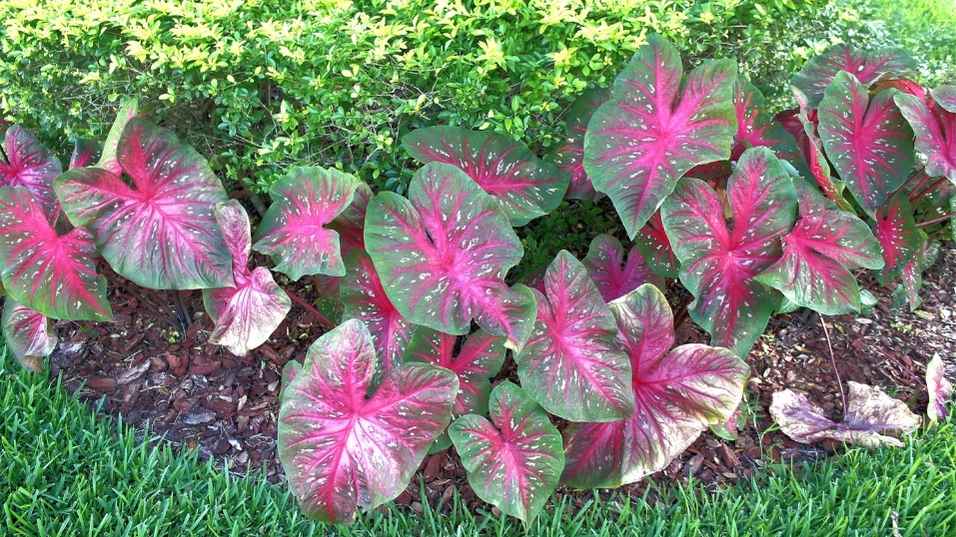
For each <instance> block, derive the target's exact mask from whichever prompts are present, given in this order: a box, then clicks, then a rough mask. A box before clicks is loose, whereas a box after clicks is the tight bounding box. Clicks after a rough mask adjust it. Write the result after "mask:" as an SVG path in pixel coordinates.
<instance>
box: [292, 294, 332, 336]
mask: <svg viewBox="0 0 956 537" xmlns="http://www.w3.org/2000/svg"><path fill="white" fill-rule="evenodd" d="M285 292H286V294H287V295H289V298H291V299H292V301H293V302H295V303H296V304H298V305H299V307H301V308H302V309H304V310H305V311H306V313H308V314H309V315H311V316H312V317H313V318H314V319H315V320H316V321H318V323H319V324H320V325H322V327H323V328H325V329H326V330H331V329H332V328H334V325H333V324H332V321H330V320H329V319H328V317H326V316H325V315H322V312H321V311H319V310H318V309H317V308H316V307H315V306H313V305H312V303H310V302H309V301H308V300H306V299H304V298H302V296H301V295H299V293H296V292H295V291H293V290H292V289H285Z"/></svg>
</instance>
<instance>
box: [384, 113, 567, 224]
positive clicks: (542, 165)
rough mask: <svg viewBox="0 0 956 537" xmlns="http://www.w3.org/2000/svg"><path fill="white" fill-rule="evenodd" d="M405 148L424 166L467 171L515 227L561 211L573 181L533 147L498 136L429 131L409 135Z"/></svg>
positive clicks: (452, 130)
mask: <svg viewBox="0 0 956 537" xmlns="http://www.w3.org/2000/svg"><path fill="white" fill-rule="evenodd" d="M402 145H403V146H404V147H405V149H407V150H408V152H409V153H411V154H412V156H413V157H415V158H416V159H418V160H419V161H420V162H422V163H428V162H443V163H445V164H451V165H453V166H457V167H458V168H460V169H461V170H463V171H464V172H465V173H466V174H468V176H469V177H471V178H472V180H474V181H475V182H476V183H478V185H479V186H480V187H481V188H483V189H484V190H485V192H487V193H489V194H491V195H492V196H494V198H495V199H497V200H498V201H499V202H500V203H501V208H502V210H503V211H504V213H505V215H506V216H507V217H508V218H509V219H510V220H511V223H512V224H513V225H515V226H523V225H525V224H527V223H528V222H530V221H532V220H534V219H535V218H537V217H539V216H544V215H546V214H548V213H550V212H551V211H553V210H554V209H556V208H557V207H558V205H560V204H561V200H562V199H563V198H564V193H565V192H567V190H568V183H569V182H570V177H569V176H568V175H567V174H566V173H564V172H562V171H561V170H560V169H558V167H557V166H555V165H553V164H550V163H548V162H545V161H543V160H540V159H538V158H537V157H535V156H534V153H532V152H531V150H530V149H528V146H526V145H524V144H522V143H521V142H518V141H517V140H512V139H511V138H508V137H507V136H502V135H500V134H495V133H493V132H485V131H472V130H468V129H462V128H458V127H427V128H424V129H417V130H415V131H412V132H410V133H409V134H407V135H406V136H405V137H404V138H402Z"/></svg>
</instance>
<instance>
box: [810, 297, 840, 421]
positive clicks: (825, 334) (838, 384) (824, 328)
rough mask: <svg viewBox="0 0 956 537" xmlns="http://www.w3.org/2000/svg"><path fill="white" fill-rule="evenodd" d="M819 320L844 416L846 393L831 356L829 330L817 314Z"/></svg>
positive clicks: (821, 316)
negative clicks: (838, 388) (838, 389)
mask: <svg viewBox="0 0 956 537" xmlns="http://www.w3.org/2000/svg"><path fill="white" fill-rule="evenodd" d="M817 316H818V317H819V318H820V326H822V327H823V335H824V336H826V338H827V350H829V351H830V365H832V366H833V372H834V373H835V374H836V380H837V386H839V387H840V400H842V401H843V415H844V416H845V415H846V409H847V406H846V393H845V392H844V391H843V379H841V378H840V370H839V369H838V368H837V364H836V358H835V357H834V356H833V343H832V342H831V341H830V330H829V329H827V323H826V322H824V320H823V315H820V314H819V313H817Z"/></svg>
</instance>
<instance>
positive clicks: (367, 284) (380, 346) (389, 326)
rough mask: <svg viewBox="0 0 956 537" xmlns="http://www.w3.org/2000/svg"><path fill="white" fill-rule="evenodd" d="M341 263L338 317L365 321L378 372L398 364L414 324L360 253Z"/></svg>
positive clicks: (369, 261) (366, 257) (348, 257)
mask: <svg viewBox="0 0 956 537" xmlns="http://www.w3.org/2000/svg"><path fill="white" fill-rule="evenodd" d="M345 266H346V275H345V278H344V279H343V281H342V284H341V287H340V288H339V293H340V297H341V300H342V304H343V306H344V308H343V310H342V318H343V319H360V320H362V321H363V322H364V323H365V326H366V327H367V328H368V331H369V333H371V334H372V339H373V340H374V341H375V350H376V352H377V353H378V356H379V357H380V358H381V364H382V371H384V372H386V373H387V372H388V371H389V370H391V369H392V368H393V367H394V366H396V365H398V364H399V363H401V361H402V356H403V355H404V354H405V350H406V348H407V347H408V343H409V340H410V339H411V337H412V334H414V333H415V330H416V327H415V325H413V324H411V323H410V322H408V321H407V320H405V318H404V317H402V314H401V313H400V312H399V311H398V310H397V309H395V306H394V305H392V301H391V300H389V299H388V296H387V295H386V294H385V289H383V288H382V282H381V281H380V280H379V279H378V273H376V272H375V266H374V265H373V264H372V260H371V259H369V257H368V256H367V255H365V253H364V252H360V251H354V252H352V253H350V254H349V255H348V256H347V258H346V261H345ZM439 365H444V364H439Z"/></svg>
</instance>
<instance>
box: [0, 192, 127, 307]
mask: <svg viewBox="0 0 956 537" xmlns="http://www.w3.org/2000/svg"><path fill="white" fill-rule="evenodd" d="M0 269H2V276H3V285H4V287H5V288H6V292H7V295H9V296H11V297H13V298H14V299H16V300H17V301H18V302H20V303H21V304H24V305H26V306H28V307H30V308H31V309H34V310H37V311H38V312H40V313H41V314H43V315H45V316H47V317H52V318H54V319H69V320H90V321H108V320H110V319H112V318H113V312H112V311H111V310H110V304H109V302H108V301H107V299H106V278H104V277H102V276H100V275H99V274H97V272H96V245H95V244H94V243H93V237H92V235H90V233H89V232H88V231H86V230H85V229H82V228H76V229H73V230H72V231H69V232H68V233H66V234H63V235H60V234H58V233H57V231H56V229H54V227H53V226H52V225H51V224H50V222H49V221H48V220H47V216H46V213H45V212H44V210H43V209H42V208H41V205H40V202H39V201H38V200H37V199H36V198H35V197H34V196H33V195H32V194H31V193H30V191H29V190H27V189H25V188H20V187H18V188H11V187H3V188H0Z"/></svg>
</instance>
